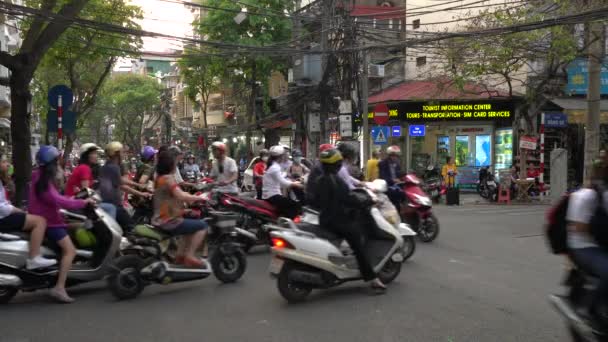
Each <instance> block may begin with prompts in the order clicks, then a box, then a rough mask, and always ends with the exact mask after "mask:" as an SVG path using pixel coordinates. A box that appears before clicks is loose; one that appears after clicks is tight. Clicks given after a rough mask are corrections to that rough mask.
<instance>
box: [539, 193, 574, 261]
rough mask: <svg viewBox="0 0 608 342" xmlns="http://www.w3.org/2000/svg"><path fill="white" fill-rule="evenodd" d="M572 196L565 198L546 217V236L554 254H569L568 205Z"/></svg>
mask: <svg viewBox="0 0 608 342" xmlns="http://www.w3.org/2000/svg"><path fill="white" fill-rule="evenodd" d="M569 203H570V194H568V195H565V196H563V197H562V198H561V199H560V200H559V201H558V202H557V203H556V204H555V205H554V206H552V207H551V208H550V209H549V210H548V211H547V215H546V221H547V223H546V224H545V235H546V236H547V240H548V242H549V247H550V248H551V252H552V253H553V254H564V253H567V252H568V220H566V215H567V214H568V204H569Z"/></svg>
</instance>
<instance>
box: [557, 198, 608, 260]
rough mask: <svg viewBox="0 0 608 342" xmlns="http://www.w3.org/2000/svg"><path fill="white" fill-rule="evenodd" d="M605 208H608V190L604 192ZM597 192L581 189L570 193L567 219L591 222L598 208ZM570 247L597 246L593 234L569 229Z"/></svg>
mask: <svg viewBox="0 0 608 342" xmlns="http://www.w3.org/2000/svg"><path fill="white" fill-rule="evenodd" d="M603 197H604V198H603V199H604V208H606V209H607V210H608V191H605V192H604V195H603ZM597 201H598V199H597V194H596V191H595V190H593V189H581V190H579V191H577V192H575V193H573V194H571V195H570V201H569V202H568V212H567V213H566V219H567V220H568V221H570V222H579V223H589V222H591V218H592V217H593V214H594V213H595V210H596V208H597ZM568 247H570V248H572V249H578V248H588V247H597V243H596V242H595V239H594V238H593V236H591V234H589V233H584V232H575V231H571V230H568Z"/></svg>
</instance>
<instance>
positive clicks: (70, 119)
mask: <svg viewBox="0 0 608 342" xmlns="http://www.w3.org/2000/svg"><path fill="white" fill-rule="evenodd" d="M61 126H62V127H61V129H62V130H63V132H64V133H73V132H75V131H76V113H74V112H72V111H69V110H66V111H64V112H63V115H62V116H61ZM46 129H47V130H48V131H49V132H57V111H56V110H54V109H52V108H51V109H50V110H49V112H48V114H47V115H46Z"/></svg>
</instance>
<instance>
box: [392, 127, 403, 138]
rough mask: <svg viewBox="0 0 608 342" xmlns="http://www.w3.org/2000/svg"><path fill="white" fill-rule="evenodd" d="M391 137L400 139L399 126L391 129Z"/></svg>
mask: <svg viewBox="0 0 608 342" xmlns="http://www.w3.org/2000/svg"><path fill="white" fill-rule="evenodd" d="M391 136H393V137H400V136H401V126H393V128H391Z"/></svg>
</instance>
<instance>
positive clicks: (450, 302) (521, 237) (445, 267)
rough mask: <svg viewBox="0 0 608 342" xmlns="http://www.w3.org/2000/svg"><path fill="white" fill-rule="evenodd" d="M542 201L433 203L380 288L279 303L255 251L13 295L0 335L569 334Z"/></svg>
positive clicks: (347, 337)
mask: <svg viewBox="0 0 608 342" xmlns="http://www.w3.org/2000/svg"><path fill="white" fill-rule="evenodd" d="M545 209H546V208H545V207H541V206H512V207H495V206H483V205H470V206H463V207H456V208H446V207H439V208H438V209H437V215H438V217H439V220H440V222H441V223H442V231H441V234H440V236H439V238H438V240H436V241H435V242H434V243H432V244H422V243H420V244H418V249H417V251H416V253H415V254H414V256H413V257H412V259H411V260H410V261H409V262H407V263H406V264H405V265H404V269H403V271H402V273H401V275H400V277H399V278H398V279H397V281H396V282H395V283H393V284H391V286H390V289H389V291H388V293H386V294H385V295H380V296H376V295H372V294H371V293H370V291H369V290H368V288H367V287H366V286H364V285H363V284H362V283H352V284H346V285H343V286H342V287H339V288H336V289H332V290H329V291H322V292H321V291H319V292H315V293H313V295H312V296H311V297H310V298H309V300H308V301H307V302H306V303H303V304H300V305H296V306H293V305H288V304H286V302H285V301H284V300H283V299H282V298H281V297H280V296H279V294H278V292H277V290H276V286H275V282H274V281H273V280H272V279H270V278H269V276H268V274H267V271H266V269H267V267H268V262H269V255H268V253H267V252H265V251H263V250H262V251H257V252H254V254H253V255H251V256H250V258H249V269H248V271H247V273H246V275H245V277H244V278H243V279H242V281H240V282H238V283H237V284H232V285H221V284H220V283H219V282H218V281H217V280H215V278H210V279H206V280H204V281H200V282H193V283H184V284H174V285H170V286H166V287H163V286H160V285H156V286H151V287H149V288H147V289H146V290H145V291H144V293H143V295H142V296H141V297H139V298H138V299H136V300H134V301H128V302H116V301H115V300H114V299H113V298H112V297H111V296H110V294H109V293H108V292H106V291H105V289H104V287H103V283H97V284H92V285H87V286H83V287H80V288H75V289H72V290H71V294H73V295H74V296H75V297H76V298H77V302H76V303H75V304H72V305H68V306H65V305H57V304H53V303H51V302H50V301H49V300H48V299H47V298H46V296H45V295H44V294H43V293H34V294H22V295H20V296H18V297H17V298H16V299H15V300H14V302H13V303H11V304H10V305H7V306H3V307H0V342H7V341H10V342H30V341H45V342H51V341H61V342H71V341H117V342H118V341H129V342H132V341H166V342H170V341H180V342H182V341H197V342H198V341H231V342H233V341H248V342H253V341H255V342H257V341H290V342H299V341H315V342H322V341H331V342H342V341H344V342H356V341H381V342H393V341H395V342H397V341H399V342H402V341H444V342H460V341H567V340H568V338H567V334H566V330H565V328H564V324H563V321H562V320H561V319H560V317H559V316H558V315H557V314H556V313H554V311H553V310H552V308H551V307H550V305H549V303H548V301H547V296H548V294H549V293H551V292H554V291H559V290H560V287H559V281H560V279H561V277H562V275H563V274H562V272H563V270H562V261H561V260H560V258H558V257H555V256H553V255H551V254H549V253H548V250H547V248H546V245H545V242H544V240H543V237H542V236H541V232H542V224H541V223H542V221H543V213H544V210H545Z"/></svg>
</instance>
